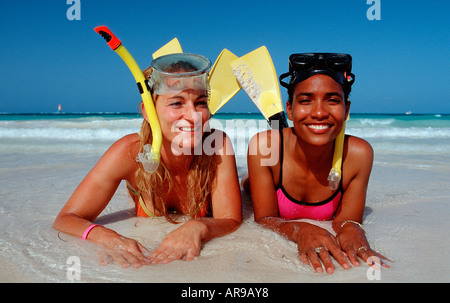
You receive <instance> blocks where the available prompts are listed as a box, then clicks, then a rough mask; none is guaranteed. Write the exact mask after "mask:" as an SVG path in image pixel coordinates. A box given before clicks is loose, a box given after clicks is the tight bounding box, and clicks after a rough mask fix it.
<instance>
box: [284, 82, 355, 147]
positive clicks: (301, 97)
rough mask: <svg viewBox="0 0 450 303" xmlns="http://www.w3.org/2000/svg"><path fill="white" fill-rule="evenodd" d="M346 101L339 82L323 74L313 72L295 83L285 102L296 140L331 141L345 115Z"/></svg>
mask: <svg viewBox="0 0 450 303" xmlns="http://www.w3.org/2000/svg"><path fill="white" fill-rule="evenodd" d="M349 106H350V105H349V104H346V102H345V101H344V92H343V90H342V87H341V85H340V84H339V83H337V82H336V81H334V80H333V79H332V78H331V77H328V76H326V75H320V74H319V75H314V76H312V77H310V78H308V79H306V80H304V81H302V82H300V83H298V84H297V85H296V86H295V90H294V93H293V97H292V100H291V101H290V102H287V105H286V109H287V115H288V118H289V120H291V121H293V122H294V130H295V132H296V134H297V136H298V137H299V139H300V140H302V141H304V142H306V143H309V144H311V145H316V146H320V145H326V144H329V143H333V141H334V139H336V137H337V136H338V135H339V133H340V131H341V130H342V127H343V124H344V122H345V120H346V118H347V116H348V110H349Z"/></svg>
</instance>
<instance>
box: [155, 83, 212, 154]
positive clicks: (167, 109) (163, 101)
mask: <svg viewBox="0 0 450 303" xmlns="http://www.w3.org/2000/svg"><path fill="white" fill-rule="evenodd" d="M155 109H156V113H157V115H158V118H159V123H160V125H161V131H162V136H163V141H166V142H170V143H171V144H172V150H173V152H178V153H190V152H192V149H193V148H195V147H196V146H198V145H199V144H201V142H202V136H203V126H204V124H205V123H206V122H207V121H208V120H209V118H210V113H209V108H208V95H207V92H206V91H205V90H202V89H201V90H194V89H186V90H183V91H181V92H178V93H174V94H167V95H159V96H157V98H156V100H155ZM174 149H175V150H174ZM176 149H178V151H176Z"/></svg>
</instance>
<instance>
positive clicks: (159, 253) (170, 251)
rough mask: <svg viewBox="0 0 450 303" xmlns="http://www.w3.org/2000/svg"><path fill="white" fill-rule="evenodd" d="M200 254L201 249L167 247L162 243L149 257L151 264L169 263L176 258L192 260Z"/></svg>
mask: <svg viewBox="0 0 450 303" xmlns="http://www.w3.org/2000/svg"><path fill="white" fill-rule="evenodd" d="M199 254H200V249H196V248H185V247H170V246H168V247H166V246H163V245H161V246H160V247H158V248H157V249H156V250H155V251H154V252H153V253H152V254H151V255H150V257H149V259H150V264H152V265H154V264H158V263H161V264H167V263H170V262H172V261H175V260H182V259H184V260H186V261H191V260H193V259H194V258H195V257H197V256H198V255H199Z"/></svg>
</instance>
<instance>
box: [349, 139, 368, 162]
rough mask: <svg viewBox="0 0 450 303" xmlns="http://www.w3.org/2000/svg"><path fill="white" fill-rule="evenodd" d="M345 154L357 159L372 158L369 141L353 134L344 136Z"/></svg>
mask: <svg viewBox="0 0 450 303" xmlns="http://www.w3.org/2000/svg"><path fill="white" fill-rule="evenodd" d="M346 144H347V156H348V157H350V158H358V159H373V148H372V146H371V145H370V143H369V142H367V141H366V140H364V139H361V138H359V137H355V136H346Z"/></svg>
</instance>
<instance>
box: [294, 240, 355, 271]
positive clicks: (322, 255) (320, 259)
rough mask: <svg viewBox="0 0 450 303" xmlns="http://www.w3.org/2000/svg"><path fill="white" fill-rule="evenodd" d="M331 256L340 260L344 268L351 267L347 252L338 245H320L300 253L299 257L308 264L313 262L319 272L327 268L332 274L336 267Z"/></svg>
mask: <svg viewBox="0 0 450 303" xmlns="http://www.w3.org/2000/svg"><path fill="white" fill-rule="evenodd" d="M331 256H333V257H334V258H335V259H336V260H337V261H338V263H339V264H340V265H341V266H342V268H344V269H349V268H350V264H348V262H347V260H346V258H345V254H344V253H343V252H342V251H341V250H340V249H339V248H338V247H336V246H331V247H330V249H327V248H326V247H325V246H319V247H317V248H315V249H314V250H310V251H308V252H307V253H302V254H300V255H299V259H300V261H302V262H303V263H305V264H307V265H309V264H311V266H312V267H313V268H314V270H315V271H316V272H317V273H321V272H323V269H324V268H325V271H326V272H327V273H329V274H332V273H333V272H334V270H335V267H334V265H333V261H332V258H331ZM322 265H323V267H322Z"/></svg>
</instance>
